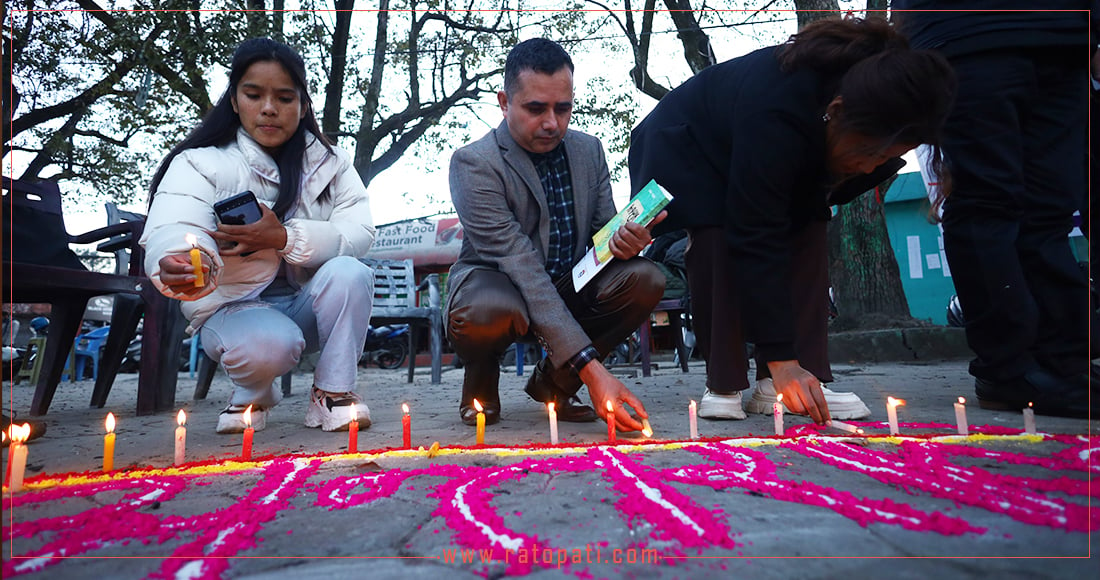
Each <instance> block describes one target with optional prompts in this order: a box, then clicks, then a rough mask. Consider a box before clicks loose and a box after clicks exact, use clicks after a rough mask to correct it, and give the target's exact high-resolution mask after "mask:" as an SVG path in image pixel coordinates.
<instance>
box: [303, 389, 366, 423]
mask: <svg viewBox="0 0 1100 580" xmlns="http://www.w3.org/2000/svg"><path fill="white" fill-rule="evenodd" d="M309 399H310V400H309V409H308V410H306V427H320V428H321V429H322V430H324V431H347V430H348V424H350V423H351V419H352V409H354V413H355V418H356V420H358V421H359V428H360V429H366V428H367V427H370V409H368V408H367V405H366V403H364V402H363V399H361V398H359V394H358V393H356V392H354V391H349V392H346V393H329V392H327V391H322V390H321V389H318V388H317V387H313V388H312V389H310V394H309Z"/></svg>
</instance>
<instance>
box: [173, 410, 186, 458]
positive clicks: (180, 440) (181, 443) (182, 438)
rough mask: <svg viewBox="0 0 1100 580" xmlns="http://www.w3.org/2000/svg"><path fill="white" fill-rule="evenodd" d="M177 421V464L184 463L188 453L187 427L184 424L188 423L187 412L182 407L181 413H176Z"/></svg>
mask: <svg viewBox="0 0 1100 580" xmlns="http://www.w3.org/2000/svg"><path fill="white" fill-rule="evenodd" d="M176 423H178V424H179V427H176V459H175V464H176V465H183V462H184V458H185V456H186V455H187V427H184V424H185V423H187V414H185V413H184V412H183V409H180V412H179V414H177V415H176Z"/></svg>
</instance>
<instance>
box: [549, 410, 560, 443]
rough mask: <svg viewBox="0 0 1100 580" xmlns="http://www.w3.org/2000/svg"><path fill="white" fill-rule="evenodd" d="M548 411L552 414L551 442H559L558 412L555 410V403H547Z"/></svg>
mask: <svg viewBox="0 0 1100 580" xmlns="http://www.w3.org/2000/svg"><path fill="white" fill-rule="evenodd" d="M546 411H547V413H549V414H550V444H551V445H557V444H558V412H557V411H555V410H554V403H553V402H550V403H546Z"/></svg>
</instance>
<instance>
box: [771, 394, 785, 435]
mask: <svg viewBox="0 0 1100 580" xmlns="http://www.w3.org/2000/svg"><path fill="white" fill-rule="evenodd" d="M772 413H774V415H775V434H776V435H782V434H783V393H779V394H778V395H776V396H775V402H774V403H772Z"/></svg>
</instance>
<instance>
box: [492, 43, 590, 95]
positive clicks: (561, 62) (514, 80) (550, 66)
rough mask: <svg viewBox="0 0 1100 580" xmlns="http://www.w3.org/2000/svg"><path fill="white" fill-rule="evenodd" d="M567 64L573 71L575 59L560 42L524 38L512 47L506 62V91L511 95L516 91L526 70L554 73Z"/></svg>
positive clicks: (570, 70)
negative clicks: (570, 56) (521, 74)
mask: <svg viewBox="0 0 1100 580" xmlns="http://www.w3.org/2000/svg"><path fill="white" fill-rule="evenodd" d="M566 66H567V67H569V72H573V59H571V58H569V53H567V52H565V49H564V48H562V47H561V45H560V44H558V43H556V42H554V41H553V40H549V39H546V38H532V39H530V40H524V41H523V42H521V43H519V44H517V45H515V46H514V47H512V50H511V51H510V52H509V53H508V60H507V61H505V63H504V92H505V94H507V95H508V96H509V97H511V96H512V95H513V94H514V93H515V91H516V88H517V87H518V83H519V74H520V73H521V72H523V71H525V70H533V71H535V72H539V73H543V74H548V75H552V74H554V73H556V72H558V71H559V70H561V69H562V67H566Z"/></svg>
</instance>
